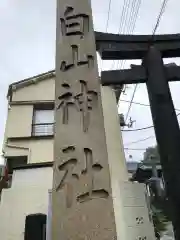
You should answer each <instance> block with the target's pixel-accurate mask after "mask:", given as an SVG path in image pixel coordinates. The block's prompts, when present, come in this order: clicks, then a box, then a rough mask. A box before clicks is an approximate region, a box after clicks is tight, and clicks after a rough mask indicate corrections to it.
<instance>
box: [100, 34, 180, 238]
mask: <svg viewBox="0 0 180 240" xmlns="http://www.w3.org/2000/svg"><path fill="white" fill-rule="evenodd" d="M96 46H97V51H98V52H99V53H100V55H101V57H102V59H103V60H123V59H142V60H143V61H142V66H138V67H132V69H130V70H113V71H103V72H102V76H101V81H102V84H103V85H122V84H133V83H135V84H136V83H146V85H147V89H148V95H149V102H150V106H151V113H152V119H153V123H154V128H155V133H156V139H157V143H158V148H159V153H160V157H161V165H162V169H163V174H164V179H165V183H166V191H167V197H168V200H169V206H170V212H171V219H172V223H173V227H174V233H175V239H176V240H180V129H179V124H178V120H177V117H176V112H175V109H174V105H173V101H172V97H171V93H170V89H169V84H168V82H169V81H179V80H180V67H178V66H173V65H172V66H171V65H169V66H167V65H166V66H165V65H164V64H163V60H162V58H170V57H179V56H180V34H174V35H158V36H153V38H152V36H150V35H147V36H145V35H136V36H133V35H116V34H106V33H99V32H96Z"/></svg>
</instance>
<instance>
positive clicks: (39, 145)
mask: <svg viewBox="0 0 180 240" xmlns="http://www.w3.org/2000/svg"><path fill="white" fill-rule="evenodd" d="M53 142H54V140H53V138H52V139H32V140H13V141H8V144H7V145H6V147H5V148H4V152H5V156H8V157H15V156H28V163H38V162H51V161H53Z"/></svg>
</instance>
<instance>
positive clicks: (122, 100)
mask: <svg viewBox="0 0 180 240" xmlns="http://www.w3.org/2000/svg"><path fill="white" fill-rule="evenodd" d="M120 102H126V103H130V102H131V101H129V100H124V99H121V100H120ZM132 103H133V104H137V105H140V106H144V107H150V104H145V103H140V102H134V101H133V102H132ZM175 110H176V111H179V112H180V109H177V108H175Z"/></svg>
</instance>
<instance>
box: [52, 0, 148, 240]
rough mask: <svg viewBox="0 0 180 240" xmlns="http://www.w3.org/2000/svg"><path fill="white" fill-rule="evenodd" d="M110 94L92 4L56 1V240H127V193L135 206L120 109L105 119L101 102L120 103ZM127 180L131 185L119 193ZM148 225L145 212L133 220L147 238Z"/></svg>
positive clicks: (54, 219) (54, 178) (54, 224)
mask: <svg viewBox="0 0 180 240" xmlns="http://www.w3.org/2000/svg"><path fill="white" fill-rule="evenodd" d="M113 94H114V93H113V92H112V90H111V89H110V88H109V87H104V88H103V89H101V85H100V80H99V77H98V67H97V59H96V44H95V36H94V31H93V22H92V12H91V5H90V1H89V0H83V1H82V0H57V36H56V81H55V98H56V99H55V108H56V114H55V140H54V159H55V161H54V177H53V191H52V239H51V240H60V239H62V240H71V239H73V240H89V239H93V240H110V239H111V240H115V239H119V240H120V239H121V240H122V239H124V240H125V239H128V238H127V237H126V236H127V235H126V234H125V232H128V231H127V230H124V229H125V226H124V225H125V224H126V220H125V219H124V215H123V214H122V212H123V208H122V203H123V199H122V196H125V195H128V197H129V198H128V199H129V201H127V202H128V203H129V204H130V205H129V206H131V205H132V203H131V202H133V203H134V202H136V201H135V200H134V201H132V197H131V195H132V194H130V193H129V187H128V185H126V184H128V181H127V179H128V178H127V171H126V167H125V161H124V158H123V159H121V156H122V143H121V141H120V137H119V139H118V137H117V136H118V135H117V133H118V131H119V132H120V128H119V123H118V116H117V109H116V107H115V108H114V109H115V111H112V109H111V112H109V113H110V114H111V118H109V119H108V118H107V115H108V109H107V105H106V104H105V102H104V103H102V102H103V100H102V99H104V100H105V99H106V96H109V100H111V103H113V104H114V106H116V100H115V95H113ZM107 104H108V102H107ZM102 105H103V106H104V107H102ZM111 108H112V107H111ZM104 119H105V120H104ZM110 121H112V124H114V125H115V127H116V131H115V130H114V129H113V132H114V133H116V137H117V142H116V144H115V145H114V147H113V145H112V143H111V142H110V141H109V140H110V138H112V134H111V133H110V132H111V129H110V128H111V126H110ZM119 136H120V135H119ZM118 141H119V142H118ZM118 143H119V146H118V145H117V144H118ZM117 151H118V152H119V156H118V154H117ZM122 182H126V184H125V185H123V190H122V191H121V193H122V196H121V193H120V190H119V189H120V185H121V183H122ZM124 192H125V193H124ZM136 192H137V191H136ZM142 199H143V198H141V201H140V202H138V201H137V202H138V204H139V205H138V204H137V205H138V206H139V207H140V209H139V210H141V211H139V212H142V210H143V211H144V212H145V214H144V216H147V215H148V214H147V211H146V209H145V210H144V208H143V209H142V205H143V203H142V202H143V200H142ZM143 207H144V206H143ZM127 209H129V208H128V206H127ZM131 212H132V211H131V210H129V216H130V218H129V220H128V221H131V220H132V217H131ZM146 222H148V220H147V217H145V218H143V217H142V213H141V216H140V218H139V215H134V216H133V223H131V224H132V225H133V226H131V230H132V229H133V231H135V229H136V225H137V224H139V225H141V226H140V227H141V230H142V226H145V227H146V228H143V232H142V231H140V230H139V232H141V233H142V234H145V232H147V224H144V223H146ZM148 223H149V222H148ZM129 224H130V223H129ZM143 224H144V225H143ZM131 232H132V231H131ZM139 232H138V233H137V232H136V233H135V232H132V235H133V236H134V237H136V238H137V237H139V238H138V239H149V240H150V239H152V237H150V234H149V235H148V237H146V236H145V235H143V236H141V235H137V234H139ZM151 236H152V235H151ZM144 237H145V238H144ZM136 238H134V239H136Z"/></svg>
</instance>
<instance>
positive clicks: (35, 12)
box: [0, 0, 180, 161]
mask: <svg viewBox="0 0 180 240" xmlns="http://www.w3.org/2000/svg"><path fill="white" fill-rule="evenodd" d="M80 1H82V0H80ZM123 1H124V0H112V5H111V11H110V18H109V24H108V32H114V33H117V32H118V29H119V26H120V16H121V12H122V6H123ZM126 1H127V2H128V1H129V0H126ZM129 2H132V0H130V1H129ZM162 2H163V0H151V1H149V0H142V3H141V6H140V11H139V16H138V18H137V22H136V26H135V30H134V33H135V34H151V33H152V29H153V28H154V25H155V23H156V19H157V15H158V13H159V10H160V7H161V4H162ZM108 6H109V0H98V1H97V0H92V8H93V17H94V24H95V30H98V31H106V22H107V17H108ZM179 7H180V2H179V1H178V0H169V2H168V4H167V8H166V11H165V13H164V15H163V17H162V19H161V23H160V26H159V28H158V31H157V33H179V32H180V18H179ZM134 8H135V7H134ZM131 9H132V6H131V5H130V6H129V12H128V11H127V12H126V14H127V22H126V23H127V24H128V19H132V17H130V10H131ZM55 21H56V0H51V1H50V0H49V1H48V0H31V1H29V0H1V1H0V33H1V37H0V101H1V113H2V114H1V118H0V144H1V143H2V140H3V135H4V126H5V120H6V114H7V101H6V94H7V89H8V85H9V84H10V83H12V82H15V81H19V80H22V79H24V78H27V77H31V76H33V75H36V74H40V73H43V72H46V71H49V70H51V69H54V67H55V28H56V25H55V24H56V22H55ZM127 24H126V26H127ZM124 31H125V32H126V31H127V28H126V27H124ZM168 61H169V60H168ZM173 61H174V60H173ZM166 62H167V61H166ZM179 62H180V61H179ZM177 63H178V61H177ZM99 64H100V67H101V66H103V68H104V69H110V68H111V67H112V62H110V63H109V62H108V63H107V62H106V63H103V65H102V63H101V62H99ZM115 66H116V64H115ZM125 67H126V68H128V67H129V62H127V63H125ZM133 89H134V86H130V88H128V89H127V91H126V95H122V96H121V98H122V99H125V100H130V99H131V96H132V92H133ZM171 91H172V96H173V100H174V103H175V107H176V108H179V109H180V101H179V91H180V83H173V84H171ZM134 101H136V102H143V103H147V104H148V98H147V91H146V87H145V86H144V85H139V86H138V89H137V91H136V95H135V98H134ZM128 106H129V104H128V103H124V102H121V103H120V107H119V112H122V113H124V114H125V115H126V112H127V109H128ZM129 116H131V117H132V119H133V120H136V122H135V124H134V125H133V128H132V129H136V128H142V127H146V126H150V125H152V120H151V114H150V110H149V107H146V106H139V105H135V104H133V106H132V109H131V111H130V114H129ZM22 121H23V116H22ZM149 136H154V131H153V129H148V130H144V131H138V132H124V133H123V141H124V144H125V147H127V148H133V149H145V148H146V147H148V146H153V145H155V143H156V141H155V138H153V137H152V138H149V139H148V140H146V141H144V142H139V143H137V144H130V145H128V143H130V142H133V141H136V140H139V139H143V138H148V137H149ZM143 152H144V151H143V150H140V151H139V150H125V153H126V157H127V160H128V159H129V155H132V159H131V160H135V161H139V160H141V159H142V156H143Z"/></svg>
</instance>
